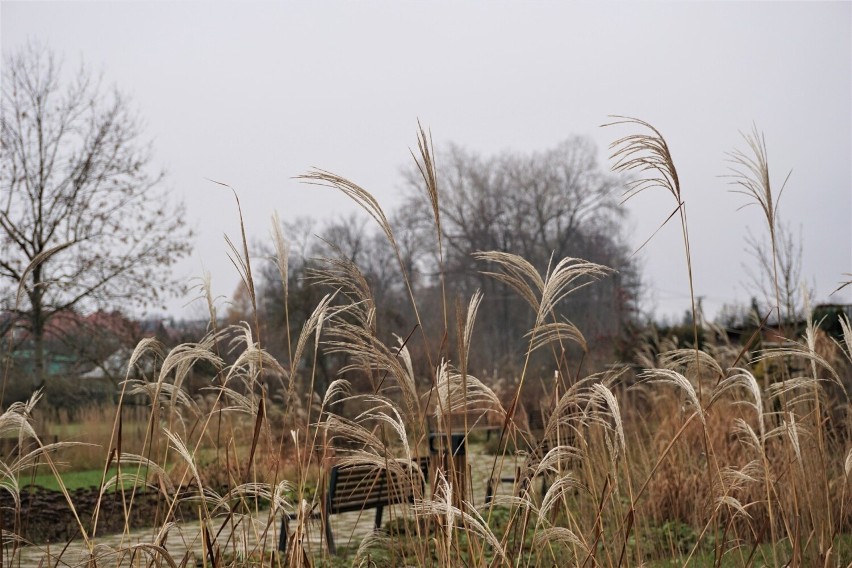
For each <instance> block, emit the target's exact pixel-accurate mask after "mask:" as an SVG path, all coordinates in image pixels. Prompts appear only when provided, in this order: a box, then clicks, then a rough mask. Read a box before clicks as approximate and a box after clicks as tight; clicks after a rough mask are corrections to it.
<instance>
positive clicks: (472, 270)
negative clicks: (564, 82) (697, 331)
mask: <svg viewBox="0 0 852 568" xmlns="http://www.w3.org/2000/svg"><path fill="white" fill-rule="evenodd" d="M437 163H438V168H437V169H438V172H439V179H438V184H439V187H440V191H441V199H440V204H439V206H440V218H441V224H442V231H443V239H444V240H443V242H444V245H445V251H444V270H445V272H446V274H447V275H448V277H449V278H448V281H449V282H451V283H452V286H451V288H452V293H453V295H456V294H457V295H459V296H461V297H463V298H464V297H469V296H470V294H472V293H473V291H474V290H475V289H477V288H479V289H481V290H482V291H483V292H484V294H485V299H484V300H483V307H484V308H487V309H484V310H483V311H481V312H480V317H479V324H478V327H479V329H480V334H478V336H479V339H480V341H479V343H480V344H479V345H478V346H477V348H478V350H479V351H480V352H481V353H483V354H485V356H484V357H482V358H481V361H484V362H489V363H490V364H494V363H496V364H498V365H499V364H500V361H502V360H516V355H517V354H518V353H519V352H522V350H523V349H525V344H524V340H523V337H524V334H525V333H526V332H527V331H528V329H529V327H530V326H531V325H532V320H531V318H532V317H533V315H532V314H531V313H530V311H529V309H528V308H527V306H526V305H525V304H524V302H523V301H519V300H518V299H517V298H516V297H515V295H514V293H513V292H512V291H511V290H510V289H509V288H508V287H507V286H505V285H503V284H502V283H500V282H496V281H494V280H493V279H492V278H489V277H487V276H484V275H483V274H482V270H483V269H486V268H487V267H485V266H483V265H482V264H480V263H476V262H475V261H474V259H473V257H472V254H473V253H474V252H477V251H503V252H511V253H514V254H518V255H521V256H522V257H524V258H525V259H527V260H528V261H529V262H531V263H532V264H533V265H534V266H535V267H536V268H537V269H538V270H539V272H540V273H544V272H545V271H547V269H548V266H552V264H555V263H556V262H558V261H559V260H561V259H562V258H565V257H576V258H583V259H586V260H589V261H592V262H597V263H600V264H604V265H606V266H609V267H612V268H614V269H616V270H618V271H619V274H618V276H617V277H615V278H610V279H608V281H606V282H599V283H597V284H596V285H594V286H589V287H586V288H584V289H583V290H582V291H580V292H579V293H578V294H573V295H572V296H571V297H570V298H568V299H567V301H566V302H565V303H564V306H563V308H564V312H563V313H562V314H560V315H565V316H567V317H569V318H571V319H572V320H573V321H574V322H575V323H576V324H577V325H579V326H580V327H581V329H583V330H584V331H585V332H588V333H589V334H591V336H593V337H600V338H603V337H607V338H613V337H614V336H617V335H618V334H619V333H620V331H621V324H622V323H623V322H625V321H626V320H627V319H629V316H630V314H629V312H630V310H632V305H631V304H634V302H635V293H636V290H637V287H638V270H637V267H636V265H635V263H634V261H633V260H631V259H630V257H629V250H628V249H627V245H626V242H625V240H624V238H623V233H622V230H621V227H622V223H621V222H620V221H621V218H622V216H623V210H622V209H621V207H620V206H619V203H618V195H620V193H621V190H622V185H621V181H620V179H619V178H618V177H616V176H613V175H611V174H609V173H607V172H605V171H603V170H602V168H601V167H600V165H599V164H598V161H597V149H596V147H595V145H594V143H593V142H592V141H591V140H589V139H588V138H584V137H571V138H568V139H567V140H565V141H563V142H561V143H559V144H558V145H556V146H555V147H553V148H551V149H548V150H545V151H542V152H535V153H531V154H520V153H504V154H500V155H497V156H491V157H483V156H480V155H477V154H475V153H471V152H468V151H465V150H463V149H461V148H458V147H451V148H450V149H449V151H447V152H443V153H439V154H438V156H437ZM418 174H419V172H416V171H414V172H408V176H407V181H408V184H409V186H410V187H411V188H412V189H414V191H412V192H411V193H412V194H414V193H415V192H416V191H417V190H418V188H419V187H420V186H421V185H422V181H421V180H419V178H418ZM428 207H429V203H428V202H427V201H426V200H424V199H423V197H422V195H413V196H412V199H411V201H410V203H409V204H408V206H407V208H406V209H407V211H408V212H409V215H413V216H416V217H419V222H418V220H417V219H410V220H408V221H407V222H406V224H405V228H406V229H409V230H414V231H417V230H421V231H422V236H421V238H420V242H424V243H428V242H432V241H434V239H433V238H430V237H431V235H430V234H429V232H430V231H432V232H433V231H434V229H433V228H431V227H430V220H431V219H432V212H431V210H430V209H429V208H428ZM432 252H433V254H434V251H432ZM432 265H433V268H432V269H429V268H428V267H425V268H424V271H425V272H427V273H429V272H436V271H437V270H438V268H437V266H436V265H437V258H435V260H434V261H433V262H432ZM424 325H425V324H424ZM609 343H610V344H611V341H610V342H609Z"/></svg>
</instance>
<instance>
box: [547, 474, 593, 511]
mask: <svg viewBox="0 0 852 568" xmlns="http://www.w3.org/2000/svg"><path fill="white" fill-rule="evenodd" d="M575 489H579V490H585V489H586V488H585V487H584V486H583V484H582V483H580V482H579V481H578V480H577V478H576V477H575V476H574V474H572V473H570V472H569V473H566V474H564V475H562V476H561V477H558V478H556V480H555V481H554V482H553V483H552V484H551V485H550V487H548V488H547V492H546V493H545V494H544V497H543V498H542V500H541V507H540V508H539V513H538V518H539V519H540V522H541V520H544V519H546V518H547V517H548V515H550V513H551V511H552V510H553V508H554V507H555V506H556V505H557V504H558V503H563V502H565V498H567V497H569V496H570V495H571V494H572V493H573V492H574V490H575Z"/></svg>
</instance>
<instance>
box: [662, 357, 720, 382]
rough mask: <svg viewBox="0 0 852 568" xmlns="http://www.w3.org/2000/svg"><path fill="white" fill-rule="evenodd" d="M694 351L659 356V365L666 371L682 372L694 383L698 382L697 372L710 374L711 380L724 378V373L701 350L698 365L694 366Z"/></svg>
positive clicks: (715, 362)
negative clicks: (693, 380)
mask: <svg viewBox="0 0 852 568" xmlns="http://www.w3.org/2000/svg"><path fill="white" fill-rule="evenodd" d="M695 354H696V352H695V349H675V350H673V351H667V352H665V353H662V354H660V357H659V361H660V365H662V366H663V367H665V368H667V369H671V370H674V371H679V372H682V373H683V374H684V375H685V376H689V377H694V379H695V380H696V381H698V380H700V379H701V377H699V376H698V372H699V371H702V372H705V373H711V374H712V377H711V378H716V379H721V378H722V377H724V376H725V371H723V370H722V367H721V366H720V365H719V363H718V362H717V361H716V359H714V358H713V356H711V355H710V354H709V353H706V352H704V351H702V350H699V351H698V360H699V363H698V364H697V365H696V355H695Z"/></svg>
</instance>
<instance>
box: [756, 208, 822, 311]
mask: <svg viewBox="0 0 852 568" xmlns="http://www.w3.org/2000/svg"><path fill="white" fill-rule="evenodd" d="M775 249H776V251H775V255H774V257H773V254H772V244H771V241H770V242H766V241H763V240H760V239H758V238H757V237H756V236H755V235H753V234H752V233H751V232H750V231H749V232H748V235H747V236H746V250H747V251H748V253H749V255H750V256H751V257H752V263H751V264H749V265H746V266H745V272H746V274H747V275H748V277H749V279H750V280H751V283H752V285H753V286H754V289H755V290H759V291H760V294H762V296H763V299H764V302H765V305H766V306H769V307H772V306H774V305H775V304H776V303H779V304H780V306H779V309H780V310H781V313H780V314H779V315H778V319H777V321H776V323H777V324H778V325H781V324H784V325H791V324H795V323H796V322H797V321H799V320H801V319H802V318H804V316H805V305H806V304H807V303H809V302H811V300H812V299H813V290H811V288H810V287H808V286H807V285H806V284H805V282H804V281H803V279H802V257H803V255H802V234H801V230H799V234H798V236H797V235H795V234H794V233H793V230H792V228H791V227H790V225H788V224H785V223H782V222H780V221H778V222H777V227H776V230H775ZM776 274H777V276H776ZM776 278H777V285H776ZM776 297H777V299H776Z"/></svg>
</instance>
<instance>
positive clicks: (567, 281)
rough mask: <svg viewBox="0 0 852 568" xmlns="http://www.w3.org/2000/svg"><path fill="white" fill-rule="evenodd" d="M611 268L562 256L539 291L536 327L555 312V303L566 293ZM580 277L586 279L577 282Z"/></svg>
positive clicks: (600, 276) (608, 271) (598, 276)
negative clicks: (539, 301)
mask: <svg viewBox="0 0 852 568" xmlns="http://www.w3.org/2000/svg"><path fill="white" fill-rule="evenodd" d="M612 272H613V270H612V269H611V268H608V267H606V266H603V265H601V264H595V263H594V262H587V261H585V260H581V259H579V258H563V259H562V260H560V261H559V262H558V263H557V264H556V267H554V268H553V270H552V271H549V272H548V274H547V278H546V279H545V281H544V287H543V289H542V292H541V304H540V305H539V310H538V314H537V316H536V327H538V326H540V325H541V324H543V323H544V320H545V318H547V317H550V316H551V315H552V314H554V313H555V309H556V305H557V304H558V303H559V302H560V301H561V300H562V299H563V298H565V296H567V295H568V294H571V293H572V292H575V291H576V290H579V289H580V288H583V287H585V286H588V285H589V284H591V283H592V282H593V281H594V280H597V279H599V278H603V277H604V276H607V275H608V274H611V273H612ZM580 278H588V280H586V281H584V282H582V283H579V284H577V281H578V280H579V279H580Z"/></svg>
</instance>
